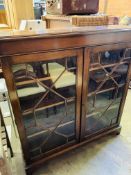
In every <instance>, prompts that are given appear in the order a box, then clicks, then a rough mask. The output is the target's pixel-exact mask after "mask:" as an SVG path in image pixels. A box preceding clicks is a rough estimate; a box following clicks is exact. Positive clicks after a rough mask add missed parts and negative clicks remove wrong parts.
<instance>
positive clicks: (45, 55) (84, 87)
mask: <svg viewBox="0 0 131 175" xmlns="http://www.w3.org/2000/svg"><path fill="white" fill-rule="evenodd" d="M9 35H10V36H9ZM127 48H129V49H130V48H131V28H130V27H127V28H126V29H125V28H124V27H120V26H119V27H111V26H110V27H101V28H99V27H89V28H86V27H84V28H79V27H76V28H75V27H72V28H70V29H65V30H61V31H59V30H53V31H52V30H46V31H45V32H44V33H42V34H39V35H38V34H36V33H25V32H10V33H6V36H5V37H4V36H2V37H0V53H1V54H0V57H1V61H2V68H3V73H4V77H5V79H6V83H7V87H8V90H9V96H10V99H11V103H12V107H13V112H14V115H15V121H16V124H17V127H18V131H19V135H20V140H21V143H22V149H23V153H24V158H25V161H26V170H27V173H28V174H31V173H32V171H34V170H35V169H36V168H37V167H38V166H39V165H40V164H42V163H43V162H45V161H47V160H49V159H50V158H53V157H56V156H57V155H60V154H62V153H64V152H67V151H69V150H72V149H74V148H77V147H79V146H82V145H84V144H85V143H88V142H90V141H92V140H94V139H96V138H99V137H102V136H104V135H106V134H109V133H112V132H116V134H119V132H120V126H119V125H120V119H121V115H122V111H123V107H124V103H125V99H126V95H127V90H128V85H129V80H130V76H131V65H130V66H129V64H130V62H131V58H130V57H131V55H130V56H129V58H126V59H122V61H119V62H118V63H117V62H109V63H108V64H104V65H102V64H101V66H102V69H103V70H104V71H105V72H106V75H108V76H109V80H110V79H111V80H113V81H114V83H115V84H117V82H116V81H117V78H119V76H120V75H119V76H118V75H114V76H113V75H112V74H111V73H109V72H107V70H112V71H111V72H113V71H115V69H117V67H119V66H121V65H128V73H127V75H126V78H127V80H126V82H125V83H123V84H119V83H118V85H117V86H118V87H117V89H119V88H123V87H124V93H123V94H122V97H121V101H120V106H118V107H119V113H118V115H117V116H116V118H117V122H114V123H111V124H110V125H108V126H106V127H103V128H101V129H99V130H97V131H95V132H92V133H91V134H87V133H86V125H87V124H88V125H89V117H90V116H91V114H87V112H88V111H89V105H88V98H89V97H92V95H94V94H95V95H99V94H102V93H107V92H109V94H110V92H114V91H115V90H116V86H114V85H112V86H111V87H106V88H105V89H104V88H103V89H100V88H99V91H96V92H94V91H92V92H90V91H89V88H88V86H89V85H90V78H92V77H91V76H90V72H93V71H96V72H98V70H99V69H100V67H99V66H100V65H99V66H98V63H92V62H91V60H92V57H93V56H94V54H98V55H99V54H101V53H105V52H106V51H108V52H109V53H110V52H112V51H117V50H122V49H123V50H126V49H127ZM67 57H69V58H71V57H75V58H76V73H75V74H76V97H74V98H73V97H72V98H69V99H68V100H69V101H70V102H72V101H73V100H74V101H75V100H76V111H75V112H76V115H75V116H76V118H75V140H72V141H70V142H68V143H66V144H64V145H60V146H58V147H56V148H55V149H52V150H49V151H47V152H44V153H42V154H41V155H39V156H37V157H35V158H31V152H30V151H29V150H30V149H29V143H28V137H29V138H32V137H34V135H38V133H35V134H33V135H31V136H27V135H26V129H25V126H24V122H23V114H25V115H27V114H29V111H30V110H28V111H21V104H20V98H19V97H18V93H17V87H21V86H25V85H30V84H32V83H35V82H37V83H38V82H39V83H40V82H42V81H49V82H51V77H50V74H49V65H48V63H50V62H53V61H55V60H56V59H57V60H58V62H59V61H61V60H62V59H63V58H65V59H66V58H67ZM99 61H100V60H99ZM37 62H40V63H41V64H42V63H43V62H44V63H46V64H47V65H46V66H47V74H48V76H45V77H37V78H36V79H28V80H23V81H18V82H16V80H15V78H14V73H13V71H12V66H13V65H16V64H27V63H31V64H35V63H37ZM61 64H62V63H61ZM66 64H67V63H66ZM67 67H68V66H67V65H66V68H67ZM114 67H115V68H114ZM68 69H69V71H74V70H75V68H74V67H71V68H67V70H68ZM93 81H94V82H95V78H93ZM101 81H102V78H101V79H100V80H99V81H96V82H95V83H96V84H97V83H98V84H99V82H101ZM103 81H104V80H103ZM40 84H41V85H42V83H40ZM102 84H103V82H102ZM99 86H100V85H99ZM101 86H102V85H101ZM51 87H53V86H51ZM48 90H49V91H51V92H55V93H56V94H57V91H56V89H52V88H49V89H48ZM109 98H110V97H109ZM62 104H64V102H63V101H57V102H55V103H53V104H50V103H49V104H48V103H47V104H46V106H44V105H43V106H39V109H38V110H41V109H46V110H47V113H48V108H49V109H50V108H51V107H53V108H54V109H53V110H54V111H55V107H57V106H58V107H59V106H60V105H62ZM106 110H108V108H107V109H106ZM95 112H96V111H95ZM24 117H25V116H24ZM26 117H27V116H26ZM47 118H48V115H47ZM86 120H87V123H86ZM70 122H71V121H69V122H68V123H70ZM42 133H43V131H42Z"/></svg>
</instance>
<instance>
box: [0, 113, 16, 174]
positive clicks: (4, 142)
mask: <svg viewBox="0 0 131 175" xmlns="http://www.w3.org/2000/svg"><path fill="white" fill-rule="evenodd" d="M9 151H10V152H9ZM10 156H11V157H13V151H12V147H11V144H10V140H9V137H8V133H7V130H6V126H5V123H4V119H3V115H2V113H1V110H0V173H1V174H4V175H10V173H11V169H10V166H9V157H10Z"/></svg>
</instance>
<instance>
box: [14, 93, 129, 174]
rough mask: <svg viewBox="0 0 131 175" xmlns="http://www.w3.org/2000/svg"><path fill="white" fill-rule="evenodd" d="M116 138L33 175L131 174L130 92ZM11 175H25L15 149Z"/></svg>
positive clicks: (78, 151)
mask: <svg viewBox="0 0 131 175" xmlns="http://www.w3.org/2000/svg"><path fill="white" fill-rule="evenodd" d="M121 125H122V132H121V134H120V135H119V136H107V137H104V138H101V139H99V140H96V141H94V142H92V143H90V144H87V145H86V146H83V147H81V148H79V149H76V150H73V151H71V152H69V153H66V154H64V155H62V156H59V157H57V158H55V159H53V160H51V161H49V162H47V163H44V164H43V166H42V167H41V168H40V169H39V170H38V171H37V172H35V173H34V174H33V175H131V90H129V92H128V96H127V100H126V105H125V108H124V112H123V117H122V122H121ZM12 164H13V167H12V169H13V175H15V174H16V175H25V173H24V169H23V161H22V159H21V153H20V150H19V149H18V146H16V151H15V158H14V160H13V161H12Z"/></svg>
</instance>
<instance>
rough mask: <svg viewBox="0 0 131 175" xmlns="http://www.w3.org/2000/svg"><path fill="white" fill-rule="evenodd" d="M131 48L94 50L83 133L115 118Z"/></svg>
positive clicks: (111, 122) (96, 129)
mask: <svg viewBox="0 0 131 175" xmlns="http://www.w3.org/2000/svg"><path fill="white" fill-rule="evenodd" d="M130 59H131V49H119V50H108V51H105V52H98V53H93V54H92V57H91V63H90V70H89V83H88V84H89V85H88V92H89V94H88V96H87V114H86V135H90V134H93V133H95V132H98V131H100V130H102V129H105V128H107V127H110V126H113V125H114V124H116V123H117V121H118V115H119V108H120V104H121V100H122V97H123V94H124V88H125V84H126V79H127V74H128V68H129V63H130Z"/></svg>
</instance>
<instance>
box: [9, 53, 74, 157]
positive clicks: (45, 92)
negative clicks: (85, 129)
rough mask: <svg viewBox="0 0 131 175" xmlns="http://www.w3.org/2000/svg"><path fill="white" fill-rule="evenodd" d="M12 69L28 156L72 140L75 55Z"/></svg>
mask: <svg viewBox="0 0 131 175" xmlns="http://www.w3.org/2000/svg"><path fill="white" fill-rule="evenodd" d="M43 57H44V56H43ZM12 72H13V74H14V78H15V84H16V88H17V94H18V98H19V103H20V108H21V113H22V117H23V122H24V127H25V130H26V135H27V141H28V144H29V148H30V150H29V151H30V155H31V158H32V159H33V158H36V157H37V156H40V155H41V154H44V153H46V152H48V151H51V150H53V149H55V148H57V147H59V146H62V145H66V144H68V143H69V142H72V141H74V140H76V133H75V129H76V80H77V75H76V72H77V57H65V58H61V59H55V60H54V59H53V60H52V61H37V62H28V63H26V64H16V65H13V66H12Z"/></svg>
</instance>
